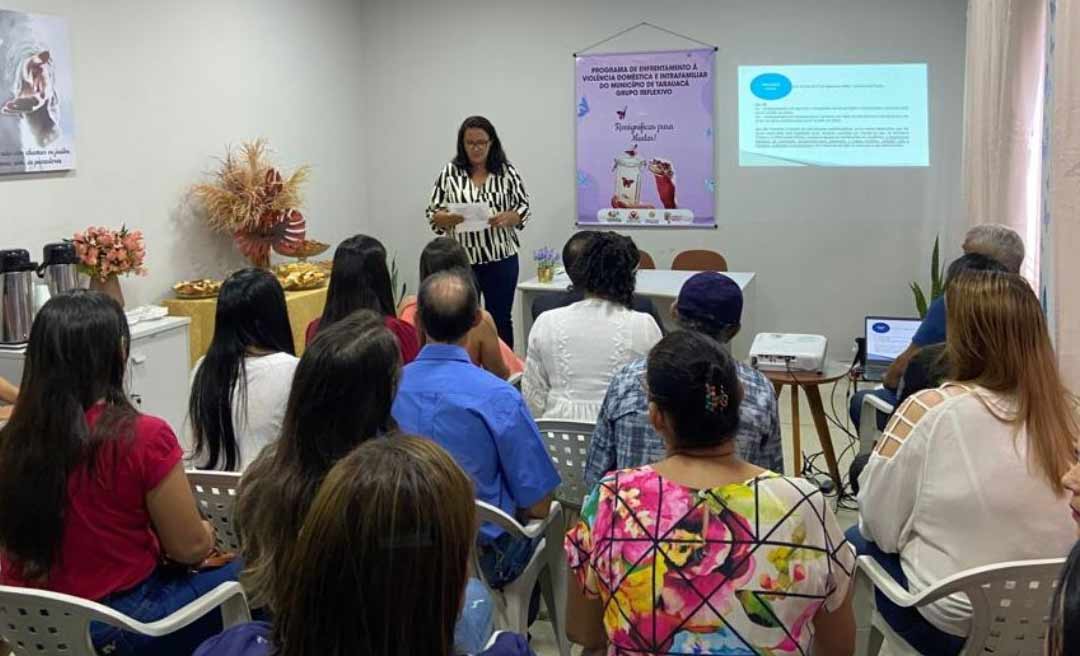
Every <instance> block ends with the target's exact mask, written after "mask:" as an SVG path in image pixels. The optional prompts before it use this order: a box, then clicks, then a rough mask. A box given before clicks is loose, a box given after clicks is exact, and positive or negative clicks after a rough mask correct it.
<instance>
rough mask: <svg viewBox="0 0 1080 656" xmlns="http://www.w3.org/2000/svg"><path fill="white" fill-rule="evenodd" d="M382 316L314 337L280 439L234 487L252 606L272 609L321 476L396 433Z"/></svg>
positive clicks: (397, 367) (369, 315)
mask: <svg viewBox="0 0 1080 656" xmlns="http://www.w3.org/2000/svg"><path fill="white" fill-rule="evenodd" d="M400 358H401V356H400V355H399V353H398V345H397V341H396V340H395V339H394V336H393V334H392V333H391V332H390V331H389V330H387V329H386V328H385V326H384V321H383V318H382V317H381V316H379V315H378V314H376V313H375V312H372V311H370V310H361V311H359V312H356V313H355V314H353V315H350V316H349V317H346V318H345V319H343V320H341V321H337V322H334V323H333V324H332V325H330V326H329V327H327V328H324V329H322V330H321V331H320V334H319V338H318V339H317V340H314V341H313V342H312V343H311V346H309V347H308V348H307V350H306V351H304V355H303V357H302V358H300V364H299V365H298V366H297V367H296V375H295V377H294V380H293V386H292V391H291V393H290V394H289V402H288V407H287V409H286V411H285V421H284V424H283V425H282V430H281V437H280V438H279V439H278V440H277V441H276V442H274V443H272V444H271V445H270V446H269V447H267V448H265V449H263V451H262V453H261V454H260V455H259V457H258V458H257V459H256V460H255V462H253V463H252V464H251V465H249V466H248V468H247V471H245V472H244V476H243V478H242V479H241V480H240V489H239V491H238V497H237V504H236V524H237V529H238V531H239V534H240V541H241V544H242V545H243V547H242V549H241V552H242V555H243V556H244V560H245V568H244V571H243V572H242V573H241V582H242V583H243V584H244V589H245V591H246V592H247V594H248V598H249V599H250V600H251V602H252V605H253V606H254V607H262V606H269V607H270V608H271V609H274V608H275V599H273V597H272V596H271V593H272V591H273V590H274V583H275V580H276V579H277V578H278V577H279V576H292V575H293V571H292V570H290V569H289V567H288V556H287V554H288V551H289V548H290V547H291V546H292V545H293V543H294V542H295V541H296V536H297V535H298V534H299V533H300V524H301V521H302V520H303V518H304V513H305V512H307V509H308V506H310V505H311V500H312V499H313V498H314V497H315V491H316V490H318V488H319V484H320V483H321V482H322V480H323V477H324V476H326V473H327V472H328V471H330V468H331V467H333V466H334V463H336V462H337V461H338V460H339V459H340V458H343V457H344V456H345V454H347V453H349V452H350V451H352V450H353V449H354V448H356V446H357V445H359V444H360V443H362V442H364V441H366V440H369V439H371V438H373V437H376V436H378V435H383V434H386V433H388V432H391V431H393V430H395V429H396V428H397V425H396V424H395V423H394V420H393V418H392V417H391V416H390V406H391V404H392V403H393V400H394V391H395V388H396V387H397V381H398V378H399V376H400V372H401V359H400Z"/></svg>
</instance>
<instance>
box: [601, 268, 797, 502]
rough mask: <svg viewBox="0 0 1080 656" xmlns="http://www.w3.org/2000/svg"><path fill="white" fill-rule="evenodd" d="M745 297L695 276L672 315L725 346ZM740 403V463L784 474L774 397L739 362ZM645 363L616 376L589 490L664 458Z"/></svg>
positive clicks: (716, 279) (730, 284)
mask: <svg viewBox="0 0 1080 656" xmlns="http://www.w3.org/2000/svg"><path fill="white" fill-rule="evenodd" d="M742 307H743V297H742V291H741V290H740V289H739V285H738V284H736V283H735V281H733V280H732V279H731V278H728V277H727V276H725V275H724V274H722V273H716V272H714V271H705V272H702V273H698V274H695V275H694V276H693V277H691V278H690V279H689V280H687V281H686V283H685V284H684V285H683V287H682V289H681V290H680V291H679V298H678V300H676V301H675V305H674V307H673V308H672V313H673V314H674V316H675V320H676V322H677V323H678V325H679V328H680V329H682V330H695V331H697V332H700V333H704V334H706V335H708V336H709V337H712V338H713V339H715V340H716V341H718V342H719V343H720V344H722V345H723V346H725V347H727V345H728V343H729V342H730V341H731V340H732V339H733V338H734V337H735V335H737V334H738V332H739V327H740V325H741V323H742ZM736 366H737V367H738V374H739V382H741V383H742V387H743V401H742V405H740V406H739V430H738V432H737V433H736V434H735V448H736V450H737V451H738V454H739V457H740V458H743V459H744V460H746V461H748V462H752V463H754V464H755V465H757V466H759V467H763V468H765V469H769V470H772V471H775V472H777V473H781V474H782V473H783V472H784V453H783V447H782V446H781V443H780V416H779V414H778V412H777V408H776V392H775V391H774V390H773V386H772V385H771V384H770V383H769V381H768V379H767V378H765V376H764V375H763V374H762V373H761V372H760V371H757V370H756V369H752V368H750V367H748V366H746V365H745V364H743V363H741V362H737V363H736ZM644 377H645V358H642V359H640V360H636V361H634V362H631V363H630V364H628V365H626V366H624V367H623V368H622V369H620V370H619V371H617V372H616V373H615V377H614V378H612V379H611V384H610V385H609V386H608V390H607V395H606V396H605V397H604V403H603V405H602V406H601V407H600V416H599V418H598V419H597V420H596V428H595V430H594V431H593V434H592V440H591V441H590V443H589V452H588V454H587V456H586V460H585V484H586V485H588V486H589V487H592V486H594V485H596V483H597V482H598V481H599V480H600V479H601V478H602V477H603V476H604V474H606V473H607V472H609V471H611V470H613V469H626V468H627V467H640V466H642V465H648V464H651V463H654V462H657V461H659V460H663V459H664V458H665V457H666V453H665V449H664V440H663V438H661V437H660V436H659V435H657V433H656V431H655V430H654V429H653V427H652V424H651V423H650V422H649V401H648V397H647V395H646V393H645V387H644V385H643V383H642V380H643V379H644Z"/></svg>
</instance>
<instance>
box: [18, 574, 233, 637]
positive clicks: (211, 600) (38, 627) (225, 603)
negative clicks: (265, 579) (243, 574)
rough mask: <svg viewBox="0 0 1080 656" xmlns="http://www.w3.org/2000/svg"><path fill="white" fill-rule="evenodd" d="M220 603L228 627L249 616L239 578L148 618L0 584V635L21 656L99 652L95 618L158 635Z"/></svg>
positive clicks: (179, 625)
mask: <svg viewBox="0 0 1080 656" xmlns="http://www.w3.org/2000/svg"><path fill="white" fill-rule="evenodd" d="M217 608H220V609H221V619H222V622H223V624H224V626H225V628H229V627H231V626H235V625H237V624H241V623H244V622H250V621H251V613H250V611H249V610H248V604H247V598H246V597H244V589H243V588H241V587H240V584H239V583H236V582H235V581H230V582H228V583H222V584H221V585H219V586H218V587H216V588H214V589H213V590H211V591H210V592H208V593H206V594H205V595H203V596H202V597H199V598H198V599H196V600H195V601H193V602H191V603H190V604H188V605H187V606H184V607H183V608H181V609H180V610H178V611H176V612H175V613H173V614H172V615H169V616H168V617H165V618H163V619H160V620H157V621H156V622H149V623H143V622H139V621H136V620H134V619H132V618H130V617H128V616H127V615H124V614H123V613H119V612H117V611H115V610H113V609H111V608H109V607H108V606H104V605H102V604H99V603H97V602H93V601H87V600H86V599H80V598H79V597H72V596H71V595H66V594H60V593H57V592H45V591H44V590H34V589H32V588H12V587H8V586H0V638H3V639H4V641H5V642H7V643H8V646H10V647H11V649H12V650H13V651H14V653H15V654H18V655H19V656H21V655H23V654H34V655H35V656H40V655H42V654H50V655H52V654H61V655H63V656H97V652H96V651H94V645H93V643H92V642H91V639H90V623H91V622H103V623H105V624H108V625H110V626H114V627H117V628H119V629H123V630H125V631H131V632H132V633H139V634H142V635H146V636H152V637H155V638H160V637H162V636H166V635H169V634H170V633H175V632H176V631H179V630H180V629H182V628H184V627H186V626H188V625H189V624H191V623H192V622H195V621H196V620H198V619H199V618H201V617H203V616H204V615H206V614H207V613H209V612H210V611H212V610H214V609H217Z"/></svg>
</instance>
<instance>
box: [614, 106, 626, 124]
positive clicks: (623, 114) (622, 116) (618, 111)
mask: <svg viewBox="0 0 1080 656" xmlns="http://www.w3.org/2000/svg"><path fill="white" fill-rule="evenodd" d="M615 114H616V115H617V116H618V117H619V120H620V121H621V120H623V119H625V118H626V105H623V108H622V109H616V110H615Z"/></svg>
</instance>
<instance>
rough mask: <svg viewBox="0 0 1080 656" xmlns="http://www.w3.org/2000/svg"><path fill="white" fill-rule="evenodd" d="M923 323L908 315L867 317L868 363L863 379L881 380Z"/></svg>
mask: <svg viewBox="0 0 1080 656" xmlns="http://www.w3.org/2000/svg"><path fill="white" fill-rule="evenodd" d="M921 324H922V320H920V319H912V318H908V317H866V324H865V333H864V336H865V337H866V364H865V366H864V367H863V375H862V377H863V380H865V381H869V382H878V383H879V382H881V380H882V379H883V378H884V376H885V372H886V371H887V370H888V369H889V365H891V364H892V363H893V360H895V359H896V358H897V356H899V355H900V354H901V353H903V352H904V350H905V349H907V347H908V345H909V344H911V338H912V337H914V336H915V332H916V331H917V330H918V329H919V326H920V325H921Z"/></svg>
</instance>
